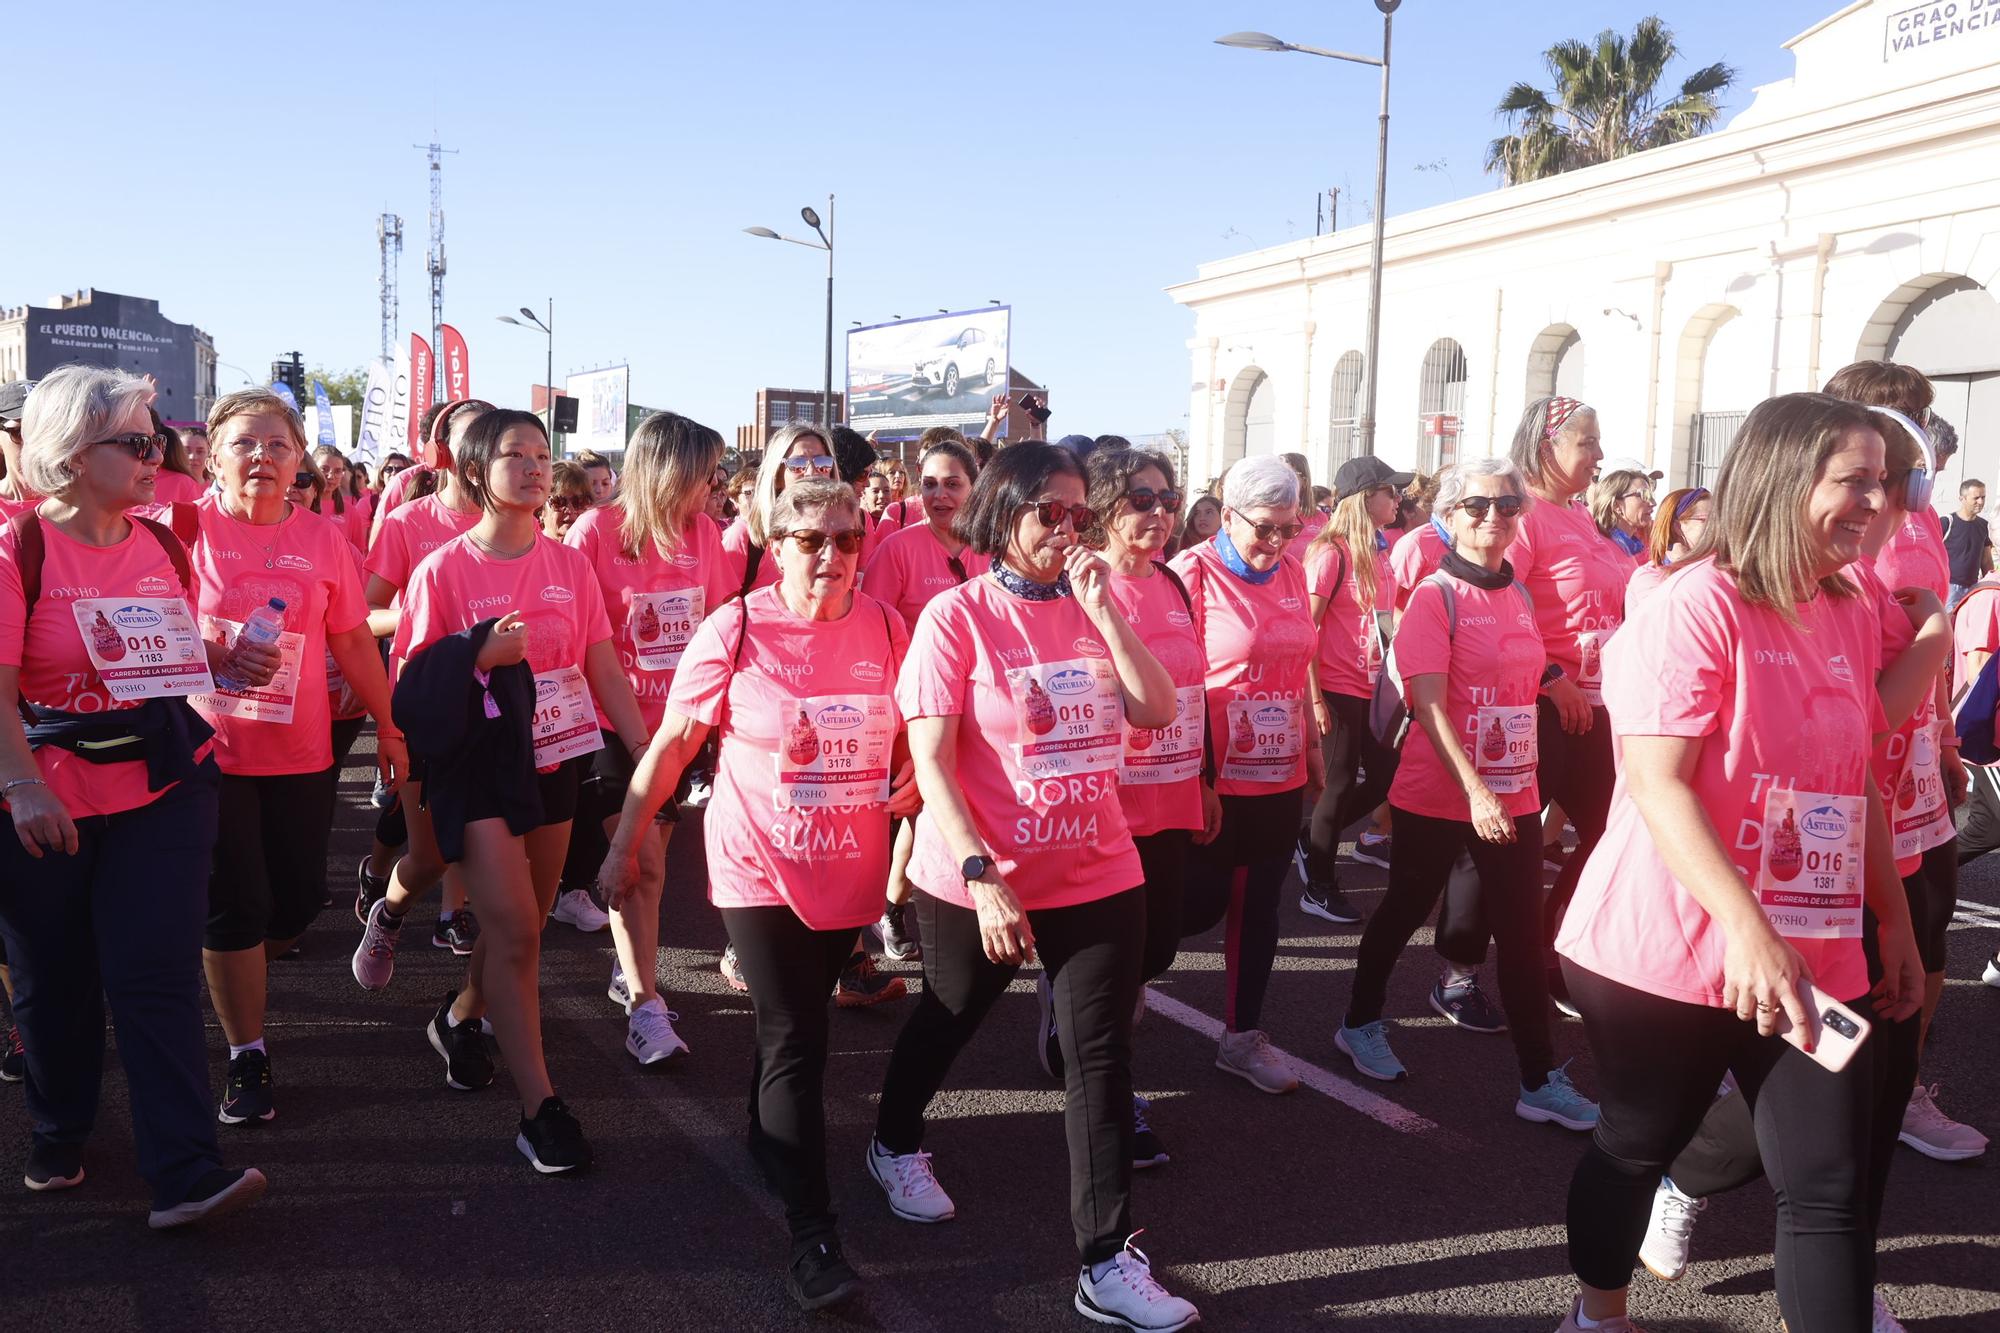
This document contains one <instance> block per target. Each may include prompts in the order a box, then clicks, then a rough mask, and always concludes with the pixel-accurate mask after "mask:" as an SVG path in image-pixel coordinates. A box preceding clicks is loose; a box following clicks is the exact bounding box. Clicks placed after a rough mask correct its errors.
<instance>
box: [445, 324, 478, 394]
mask: <svg viewBox="0 0 2000 1333" xmlns="http://www.w3.org/2000/svg"><path fill="white" fill-rule="evenodd" d="M440 336H441V337H442V338H443V339H444V346H442V347H440V348H438V355H439V356H441V357H443V358H444V389H445V393H444V396H445V400H446V401H447V402H453V403H455V402H458V401H459V400H461V399H464V398H470V397H471V396H472V353H471V352H469V351H468V350H466V346H465V335H464V334H462V333H460V332H459V331H458V330H457V329H455V328H453V327H452V326H451V325H449V324H446V325H444V326H443V327H442V330H441V334H440Z"/></svg>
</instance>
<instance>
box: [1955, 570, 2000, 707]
mask: <svg viewBox="0 0 2000 1333" xmlns="http://www.w3.org/2000/svg"><path fill="white" fill-rule="evenodd" d="M1951 647H1952V682H1953V688H1954V689H1955V690H1959V691H1963V690H1965V689H1967V688H1968V687H1970V686H1971V684H1972V654H1974V653H1989V654H1990V653H1996V652H2000V584H1990V585H1986V586H1977V585H1975V587H1974V588H1973V590H1972V591H1971V592H1969V593H1967V594H1966V595H1965V600H1964V601H1962V602H1960V603H1959V604H1958V610H1957V611H1956V612H1954V613H1953V614H1952V618H1951Z"/></svg>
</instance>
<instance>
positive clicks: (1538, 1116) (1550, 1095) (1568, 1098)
mask: <svg viewBox="0 0 2000 1333" xmlns="http://www.w3.org/2000/svg"><path fill="white" fill-rule="evenodd" d="M1514 1114H1515V1115H1517V1116H1520V1117H1521V1119H1523V1120H1533V1121H1537V1122H1539V1123H1541V1124H1557V1125H1561V1126H1562V1127H1563V1128H1564V1129H1574V1130H1576V1131H1578V1132H1579V1133H1588V1132H1590V1131H1591V1130H1593V1129H1596V1128H1597V1103H1596V1102H1594V1101H1592V1100H1590V1098H1588V1097H1586V1096H1584V1095H1583V1094H1582V1093H1580V1092H1578V1091H1577V1090H1576V1084H1574V1083H1572V1082H1570V1081H1569V1065H1568V1064H1567V1063H1565V1064H1564V1065H1563V1066H1562V1068H1560V1069H1551V1070H1550V1071H1549V1081H1548V1082H1547V1083H1544V1084H1543V1085H1542V1086H1541V1087H1539V1088H1536V1089H1535V1090H1534V1091H1533V1092H1530V1091H1528V1089H1526V1088H1523V1089H1521V1100H1519V1101H1517V1102H1515V1103H1514Z"/></svg>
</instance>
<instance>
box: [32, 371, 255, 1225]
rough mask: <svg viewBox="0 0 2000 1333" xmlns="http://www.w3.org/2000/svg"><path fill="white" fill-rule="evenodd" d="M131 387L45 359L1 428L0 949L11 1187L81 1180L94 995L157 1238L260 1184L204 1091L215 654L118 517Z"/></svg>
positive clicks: (133, 530) (130, 453) (146, 461)
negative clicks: (120, 1081)
mask: <svg viewBox="0 0 2000 1333" xmlns="http://www.w3.org/2000/svg"><path fill="white" fill-rule="evenodd" d="M151 397H152V391H151V389H150V388H149V386H148V385H147V383H146V382H145V381H144V380H141V379H139V378H138V377H137V376H133V375H128V374H125V373H124V372H122V371H116V370H102V369H98V368H97V367H94V366H65V367H63V368H62V369H60V370H57V371H55V372H53V373H52V374H50V375H49V376H48V377H47V378H46V379H44V380H42V381H41V382H40V383H39V384H38V385H37V386H36V388H35V391H34V393H33V394H32V395H30V396H29V398H28V402H27V406H26V410H25V412H24V414H23V417H22V423H21V424H22V434H23V447H22V450H21V455H20V458H19V460H18V466H19V469H20V473H19V475H20V479H21V481H22V482H23V483H24V484H25V485H26V486H27V487H28V488H29V489H31V490H32V491H35V492H39V493H41V494H43V495H45V496H47V497H48V498H47V499H45V500H43V501H42V502H41V503H40V505H39V506H37V508H36V509H34V510H32V511H29V512H26V513H23V514H19V515H16V516H15V517H14V518H13V519H11V520H10V521H9V522H8V523H7V524H5V525H4V526H0V707H4V708H5V711H6V714H7V716H8V718H9V719H10V721H9V722H8V724H7V725H6V726H4V727H0V799H4V800H5V801H6V803H7V807H8V812H9V813H10V814H11V815H12V817H13V819H12V825H13V827H12V832H13V834H14V836H12V837H6V838H0V942H4V945H5V950H4V952H5V956H6V959H7V961H8V962H9V963H10V964H11V965H12V969H13V992H14V1017H15V1021H16V1022H17V1023H18V1024H19V1026H20V1029H21V1035H22V1038H23V1041H24V1044H25V1045H26V1048H27V1062H28V1081H27V1099H28V1100H27V1111H28V1118H29V1119H30V1120H32V1121H33V1122H34V1126H35V1133H34V1136H33V1138H32V1140H31V1143H30V1146H29V1149H28V1161H27V1171H26V1175H25V1179H26V1182H27V1185H28V1188H29V1189H31V1190H62V1189H69V1188H71V1187H73V1186H76V1185H80V1184H82V1183H83V1158H82V1154H83V1145H84V1143H85V1141H86V1140H87V1138H88V1137H89V1135H90V1132H91V1124H92V1120H93V1118H94V1116H95V1114H96V1110H97V1101H98V1087H99V1084H100V1082H101V1080H102V1075H103V1067H104V1031H105V1024H104V1019H105V1004H106V1001H107V1000H108V1001H109V1002H110V1009H111V1014H112V1018H113V1021H114V1023H115V1024H116V1028H117V1034H118V1054H119V1058H120V1060H121V1062H122V1063H123V1065H124V1067H125V1080H126V1082H127V1084H128V1085H129V1096H128V1097H127V1099H126V1100H127V1103H128V1105H129V1106H130V1108H131V1115H132V1121H133V1129H134V1138H135V1140H136V1142H137V1145H138V1167H139V1174H140V1175H141V1176H143V1177H144V1178H145V1179H146V1181H147V1183H148V1184H149V1185H150V1186H151V1187H152V1195H153V1212H152V1215H151V1217H150V1219H149V1221H150V1222H151V1225H152V1226H154V1227H156V1228H158V1227H175V1226H182V1225H185V1224H187V1223H190V1222H198V1221H200V1220H201V1219H202V1218H204V1217H211V1216H217V1215H220V1214H221V1213H225V1212H228V1211H231V1210H233V1209H235V1208H239V1207H242V1206H243V1205H245V1204H247V1203H251V1202H254V1201H255V1200H256V1199H257V1197H258V1196H259V1195H261V1194H262V1193H263V1190H264V1177H263V1176H262V1175H261V1174H260V1173H258V1172H257V1171H255V1170H244V1169H242V1168H237V1169H235V1170H229V1169H226V1168H224V1167H223V1165H222V1154H221V1151H220V1149H219V1148H218V1146H217V1144H216V1137H215V1112H214V1109H213V1104H212V1103H211V1102H210V1101H209V1100H208V1052H207V1050H206V1041H205V1039H204V1038H203V1035H202V1008H201V992H200V983H199V982H198V981H197V979H196V974H195V970H194V962H195V958H196V957H197V954H198V951H199V950H200V948H201V927H202V920H203V918H204V917H205V916H206V915H207V912H208V892H207V890H208V875H209V858H210V854H211V852H212V851H213V849H214V845H215V841H216V795H215V793H216V785H217V782H218V780H219V774H218V772H217V769H216V766H215V763H214V761H213V759H212V758H211V749H212V747H211V746H210V745H209V744H208V739H209V736H210V734H211V733H210V730H209V727H208V724H207V723H205V722H203V721H202V720H201V718H200V716H199V715H197V714H196V713H195V711H194V710H193V709H192V708H191V707H190V706H189V705H188V698H187V697H188V696H189V695H191V694H194V693H196V692H197V691H199V690H202V689H206V688H207V687H208V686H209V684H210V682H211V677H210V671H211V669H213V668H214V667H216V666H219V665H221V664H222V653H221V651H220V650H219V648H218V647H217V646H215V645H214V644H212V643H210V642H208V641H205V640H204V639H203V638H202V637H201V634H200V630H199V628H198V626H197V624H196V621H195V618H194V614H193V610H192V607H191V606H190V602H191V601H192V600H193V595H194V594H193V576H192V571H191V570H190V569H189V567H188V563H187V554H186V552H185V551H184V550H183V549H182V547H181V545H180V542H179V540H178V539H177V538H176V537H175V535H174V534H173V533H172V532H170V531H169V530H168V529H167V528H165V527H162V526H160V525H159V524H156V523H152V522H150V521H149V520H146V519H144V518H139V517H127V512H126V511H128V510H130V509H133V508H135V507H137V506H141V505H146V504H150V503H152V501H153V487H154V476H155V474H156V473H157V472H158V471H159V465H160V459H161V456H162V451H163V443H164V442H163V441H162V439H161V438H160V435H159V434H158V433H156V432H155V431H154V429H153V425H152V421H151V419H150V418H149V417H148V415H147V402H148V400H149V399H150V398H151ZM277 664H278V654H277V653H276V652H275V651H268V650H267V651H251V652H245V653H244V654H242V655H241V656H240V658H239V660H238V662H236V663H234V664H232V669H240V670H241V671H242V672H243V673H244V675H245V677H246V679H247V680H248V681H250V682H253V683H256V684H263V683H265V682H267V681H269V680H270V678H271V672H272V671H273V670H274V669H275V668H276V666H277ZM17 711H20V712H23V713H25V714H26V715H27V716H28V717H29V718H30V719H31V720H30V721H29V725H28V727H27V729H26V730H25V731H24V729H23V727H22V725H21V724H20V722H18V721H14V720H11V719H14V718H15V716H16V713H17ZM86 747H89V748H90V749H94V751H95V752H94V753H90V754H89V757H88V758H86V753H87V749H86ZM119 753H123V754H125V755H127V756H129V758H126V759H124V760H123V761H120V762H112V763H99V762H95V761H96V760H97V759H100V758H103V757H106V756H108V755H115V754H119Z"/></svg>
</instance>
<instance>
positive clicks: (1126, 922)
mask: <svg viewBox="0 0 2000 1333" xmlns="http://www.w3.org/2000/svg"><path fill="white" fill-rule="evenodd" d="M1287 475H1288V476H1289V473H1288V474H1287ZM1085 496H1086V487H1085V481H1084V476H1083V467H1082V464H1080V463H1079V462H1078V461H1077V459H1076V457H1075V455H1073V454H1071V453H1069V452H1068V451H1067V450H1064V449H1061V448H1058V447H1056V446H1054V445H1051V444H1045V443H1042V442H1040V441H1025V442H1023V443H1021V444H1016V445H1011V446H1009V447H1008V448H1006V449H1003V450H1001V451H1000V452H999V453H997V454H995V455H994V456H993V461H992V462H991V463H990V464H988V465H987V467H986V469H985V470H984V471H983V472H981V473H980V476H979V481H978V483H977V484H976V485H975V486H974V487H973V492H972V500H971V503H970V504H968V505H967V506H966V508H965V510H964V511H963V512H962V513H961V514H960V515H959V522H958V530H959V531H960V532H961V533H962V534H963V535H964V536H965V538H966V541H967V546H968V550H969V552H970V554H972V555H974V556H977V557H981V559H982V561H983V563H985V564H986V565H987V566H988V571H987V572H986V573H985V574H983V575H982V576H980V577H978V578H975V579H973V580H972V581H970V582H969V583H966V584H964V585H962V586H960V587H957V588H953V589H951V590H950V591H948V592H946V593H944V594H943V595H942V596H939V597H937V598H935V599H934V600H932V602H931V604H930V605H929V606H928V607H926V608H925V609H924V614H923V616H922V618H921V619H920V620H919V621H918V623H917V628H916V631H915V633H914V634H913V635H912V636H911V643H910V655H909V658H908V660H907V661H905V662H904V664H903V670H902V673H901V678H900V680H899V681H898V683H897V687H896V700H897V703H898V704H899V705H900V707H901V708H902V711H903V716H904V717H905V718H906V719H907V721H908V724H909V730H910V749H911V753H912V756H913V757H914V759H915V761H916V766H917V781H918V783H919V784H920V786H921V787H922V789H923V794H924V809H923V813H922V814H921V815H920V816H919V817H918V819H917V845H916V852H915V854H914V855H913V856H912V857H911V860H910V879H911V880H912V881H913V882H914V883H915V884H916V886H917V887H918V888H919V889H921V890H922V893H921V894H920V895H919V896H918V898H917V900H916V913H917V922H918V925H919V927H920V929H921V930H922V933H923V940H924V991H923V994H922V995H921V996H920V997H919V998H918V1001H917V1007H916V1010H915V1012H914V1013H912V1014H911V1015H910V1020H909V1022H908V1023H907V1024H905V1025H904V1027H903V1031H902V1034H901V1035H900V1036H898V1037H897V1039H896V1047H895V1052H894V1054H892V1055H891V1056H890V1058H889V1068H888V1072H887V1073H886V1074H885V1076H884V1078H883V1082H882V1100H881V1105H880V1110H879V1113H878V1114H877V1116H876V1120H875V1141H874V1143H872V1144H870V1145H869V1149H868V1169H869V1171H870V1173H871V1174H872V1175H873V1176H874V1177H875V1180H876V1182H877V1183H878V1184H879V1185H881V1187H882V1189H883V1191H884V1192H885V1193H886V1194H887V1195H888V1197H889V1207H890V1209H891V1211H893V1212H895V1213H896V1214H897V1215H898V1216H900V1217H905V1218H909V1219H911V1220H915V1221H922V1222H939V1221H943V1220H944V1219H945V1218H948V1217H950V1216H951V1215H952V1213H953V1205H952V1202H951V1200H950V1198H949V1197H948V1196H947V1195H946V1194H945V1193H944V1191H943V1189H941V1188H940V1187H939V1186H938V1184H937V1181H936V1179H935V1178H934V1177H933V1175H932V1174H931V1168H930V1160H929V1158H930V1155H929V1154H928V1153H925V1152H923V1151H922V1147H923V1138H924V1111H925V1108H926V1107H927V1106H928V1105H929V1104H930V1100H931V1097H932V1096H933V1095H934V1094H935V1093H936V1092H937V1090H938V1089H939V1087H941V1086H942V1085H943V1083H944V1080H945V1078H946V1076H947V1075H948V1074H949V1073H950V1070H951V1065H952V1061H953V1060H954V1059H955V1058H956V1057H957V1055H958V1053H959V1052H960V1051H961V1050H963V1049H964V1047H965V1045H966V1043H967V1042H969V1041H970V1040H971V1039H972V1036H973V1034H974V1033H975V1032H976V1031H978V1029H979V1025H980V1023H981V1022H982V1021H983V1020H984V1019H985V1017H986V1014H987V1011H988V1010H989V1009H991V1007H992V1006H993V1003H994V1001H996V1000H998V999H999V998H1000V996H1001V994H1002V993H1004V992H1005V991H1006V989H1007V985H1008V983H1009V982H1010V981H1011V980H1012V979H1013V977H1014V974H1015V972H1016V971H1017V970H1018V969H1019V968H1020V966H1021V965H1022V964H1023V963H1025V962H1026V961H1027V960H1028V959H1030V958H1031V957H1034V956H1035V955H1036V954H1037V953H1039V954H1040V956H1041V959H1042V965H1043V967H1044V969H1045V970H1046V971H1047V972H1048V973H1049V974H1050V977H1051V984H1052V985H1053V986H1054V994H1055V1003H1056V1005H1057V1007H1058V1009H1059V1010H1060V1011H1061V1012H1062V1013H1063V1014H1064V1015H1065V1017H1073V1018H1074V1020H1075V1021H1073V1022H1070V1023H1067V1024H1066V1025H1064V1026H1063V1028H1062V1030H1061V1034H1060V1040H1061V1043H1062V1053H1063V1064H1064V1085H1065V1088H1066V1096H1065V1098H1064V1110H1063V1117H1064V1120H1065V1121H1066V1122H1067V1126H1068V1136H1069V1142H1070V1145H1071V1150H1070V1181H1071V1190H1070V1198H1071V1209H1070V1222H1071V1227H1072V1230H1073V1231H1074V1233H1075V1238H1076V1245H1077V1250H1078V1252H1079V1255H1080V1257H1081V1259H1082V1263H1083V1271H1082V1273H1081V1274H1080V1275H1079V1276H1078V1278H1077V1300H1078V1301H1079V1302H1080V1303H1087V1302H1088V1303H1095V1304H1096V1305H1097V1306H1098V1307H1101V1308H1103V1309H1106V1310H1108V1311H1112V1312H1116V1313H1118V1314H1119V1315H1120V1316H1121V1317H1127V1318H1129V1319H1130V1320H1131V1321H1132V1322H1131V1323H1130V1326H1132V1327H1146V1328H1155V1327H1157V1328H1180V1327H1182V1326H1183V1325H1184V1324H1185V1323H1188V1322H1191V1321H1192V1320H1193V1317H1194V1307H1193V1306H1191V1305H1188V1304H1187V1303H1186V1302H1185V1301H1176V1300H1175V1299H1174V1298H1172V1297H1169V1296H1167V1295H1166V1293H1165V1292H1163V1291H1161V1290H1160V1289H1159V1287H1158V1285H1157V1284H1156V1283H1154V1282H1152V1281H1151V1280H1150V1279H1149V1278H1148V1277H1147V1276H1146V1270H1145V1260H1144V1258H1143V1257H1142V1256H1140V1255H1139V1254H1138V1253H1137V1252H1136V1251H1134V1250H1132V1249H1130V1248H1129V1246H1128V1244H1127V1241H1128V1238H1129V1237H1130V1235H1131V1233H1132V1225H1131V1207H1130V1203H1131V1178H1132V1161H1131V1142H1130V1136H1131V1120H1130V1116H1131V1111H1132V1069H1131V1059H1130V1042H1131V1029H1132V1009H1133V1005H1134V1003H1135V1002H1136V1001H1137V1000H1138V998H1139V989H1140V982H1139V970H1140V966H1141V962H1142V958H1141V955H1142V953H1143V950H1144V942H1145V937H1146V895H1145V890H1144V888H1143V887H1142V886H1141V879H1142V876H1143V871H1142V869H1141V867H1140V863H1139V856H1138V853H1137V852H1136V851H1135V850H1134V848H1133V845H1132V835H1131V833H1130V832H1129V831H1128V830H1127V827H1126V823H1125V813H1124V809H1123V807H1122V806H1121V805H1120V803H1119V799H1118V774H1117V770H1118V762H1119V755H1120V754H1121V752H1122V750H1123V747H1124V731H1123V724H1124V723H1125V722H1127V721H1129V722H1130V723H1131V724H1132V725H1134V726H1139V727H1152V728H1158V727H1164V726H1167V725H1169V724H1170V723H1172V721H1173V719H1174V715H1175V691H1174V684H1173V679H1172V677H1170V676H1169V675H1168V674H1167V671H1166V668H1164V667H1162V666H1161V665H1160V663H1159V661H1158V659H1156V658H1155V657H1154V656H1153V655H1152V653H1150V652H1149V651H1147V649H1146V647H1145V645H1144V644H1143V643H1142V642H1140V640H1139V637H1138V635H1137V634H1135V633H1134V632H1133V630H1132V628H1131V626H1130V625H1128V624H1127V623H1126V622H1125V618H1124V617H1123V616H1122V615H1121V614H1120V613H1119V611H1118V604H1117V601H1116V599H1115V598H1113V597H1112V595H1111V590H1110V580H1109V578H1108V577H1107V571H1106V569H1105V565H1104V562H1103V561H1102V560H1101V559H1100V558H1099V557H1097V556H1096V555H1094V554H1092V553H1091V552H1090V551H1088V550H1087V549H1085V548H1084V547H1083V546H1082V545H1080V544H1079V542H1078V539H1077V536H1076V530H1077V529H1078V528H1083V529H1085V530H1088V529H1089V528H1090V527H1091V525H1092V523H1093V522H1094V520H1095V515H1094V514H1092V513H1091V511H1090V510H1089V508H1088V506H1087V505H1086V504H1085Z"/></svg>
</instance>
